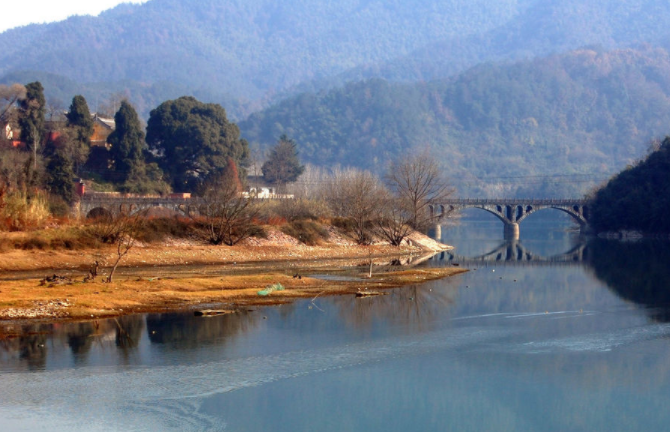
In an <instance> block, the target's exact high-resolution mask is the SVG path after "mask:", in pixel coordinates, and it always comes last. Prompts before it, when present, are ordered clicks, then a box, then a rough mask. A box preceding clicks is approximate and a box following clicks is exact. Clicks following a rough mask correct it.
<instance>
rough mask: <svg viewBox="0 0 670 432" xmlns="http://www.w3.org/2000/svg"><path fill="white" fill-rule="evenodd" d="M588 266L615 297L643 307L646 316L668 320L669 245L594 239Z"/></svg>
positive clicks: (669, 302) (651, 242)
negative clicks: (645, 310)
mask: <svg viewBox="0 0 670 432" xmlns="http://www.w3.org/2000/svg"><path fill="white" fill-rule="evenodd" d="M589 246H590V248H591V251H592V254H591V257H590V260H589V267H590V268H591V269H592V270H593V273H594V274H595V276H596V277H597V278H598V279H599V280H601V281H602V282H604V283H605V284H606V285H607V287H608V288H609V289H610V290H612V291H613V292H614V293H616V294H617V295H618V296H619V297H621V298H623V299H625V300H628V301H631V302H633V303H636V304H639V305H642V306H645V307H646V308H647V313H648V314H649V316H650V317H651V318H652V319H653V320H655V321H660V322H670V266H669V265H668V263H670V244H668V243H667V242H663V241H640V242H620V241H612V240H603V239H595V240H593V241H592V242H591V243H590V244H589Z"/></svg>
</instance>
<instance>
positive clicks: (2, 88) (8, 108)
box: [0, 84, 26, 126]
mask: <svg viewBox="0 0 670 432" xmlns="http://www.w3.org/2000/svg"><path fill="white" fill-rule="evenodd" d="M25 97H26V88H25V87H24V86H23V85H21V84H12V85H9V86H7V85H0V125H3V126H4V124H5V123H7V122H9V121H10V120H13V119H12V116H13V115H14V113H15V112H16V104H17V102H18V101H20V100H22V99H25Z"/></svg>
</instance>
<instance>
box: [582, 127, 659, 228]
mask: <svg viewBox="0 0 670 432" xmlns="http://www.w3.org/2000/svg"><path fill="white" fill-rule="evenodd" d="M591 213H592V217H591V219H590V221H589V222H590V224H591V225H592V227H593V228H594V229H595V230H596V231H598V232H615V231H621V230H632V231H640V232H643V233H645V234H668V233H670V217H668V215H670V137H666V138H665V139H664V140H663V141H662V142H661V141H656V142H652V145H651V148H650V152H649V154H648V155H647V156H646V157H645V158H643V159H641V160H640V161H638V162H637V163H636V164H634V165H631V166H629V167H627V168H626V169H625V170H623V171H621V172H620V173H619V174H617V175H615V176H614V177H612V178H611V179H610V180H609V182H608V183H607V184H606V185H605V186H604V187H602V188H600V189H599V190H597V191H596V192H595V194H594V196H593V197H592V200H591Z"/></svg>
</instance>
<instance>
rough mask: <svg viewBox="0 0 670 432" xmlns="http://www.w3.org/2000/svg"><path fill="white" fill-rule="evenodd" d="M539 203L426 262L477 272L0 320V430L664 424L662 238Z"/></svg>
mask: <svg viewBox="0 0 670 432" xmlns="http://www.w3.org/2000/svg"><path fill="white" fill-rule="evenodd" d="M546 213H547V215H543V213H540V214H538V215H533V216H531V217H530V218H528V220H527V221H525V222H524V223H523V224H522V225H521V238H520V240H519V241H518V242H517V243H514V244H505V243H504V242H503V240H502V231H503V230H502V225H501V223H500V222H498V221H496V220H495V219H492V218H491V219H489V218H484V219H477V218H474V217H470V216H467V217H464V218H463V220H462V222H461V224H460V225H459V226H457V227H455V228H451V229H446V228H445V229H444V230H443V232H442V239H443V240H444V241H445V242H447V243H450V244H453V245H454V246H456V249H455V250H454V251H452V252H451V253H445V254H441V255H438V256H436V257H434V258H433V259H431V260H430V261H428V262H427V263H425V264H423V265H428V266H444V265H448V266H453V265H454V263H456V264H458V265H459V266H462V267H468V268H469V269H470V270H471V271H470V272H468V273H466V274H463V275H459V276H456V277H453V278H450V279H447V280H443V281H436V282H431V283H427V284H424V285H421V286H412V287H406V288H402V289H397V290H393V291H392V292H391V294H390V295H387V296H383V297H376V298H368V299H355V298H354V297H352V296H343V297H334V298H317V299H316V300H314V301H313V302H312V301H309V300H306V301H300V302H297V303H294V304H292V305H284V306H280V307H271V308H261V309H257V310H255V311H248V312H245V313H242V314H238V315H230V316H219V317H214V318H197V317H194V316H192V315H191V314H163V315H146V316H128V317H123V318H119V319H118V320H109V321H103V322H99V323H76V324H40V325H22V326H19V325H13V326H11V328H10V326H8V325H6V324H5V325H2V326H0V327H2V333H3V334H5V335H7V334H9V333H20V336H18V337H12V338H7V337H5V338H0V430H2V431H14V430H31V431H32V430H49V431H53V430H73V431H96V430H105V431H108V430H124V431H135V430H137V431H143V430H147V431H164V430H179V431H190V430H229V431H343V430H347V431H444V430H455V431H482V430H496V431H537V430H543V431H552V430H556V431H567V430H569V431H581V430H584V431H592V430H608V431H631V430H645V431H654V430H659V431H660V430H667V429H668V425H669V424H670V411H669V410H668V409H667V407H668V406H669V405H670V324H668V321H670V312H669V311H670V309H668V305H669V304H670V294H668V293H669V292H670V270H668V262H670V248H669V247H668V244H666V243H655V242H638V243H617V242H606V241H595V242H591V243H589V244H582V243H581V242H580V240H579V238H578V236H577V234H576V233H574V232H571V231H569V230H568V228H569V227H570V224H569V221H566V220H565V219H563V218H561V217H558V216H557V215H556V214H558V212H556V214H554V213H553V212H546ZM541 215H543V216H542V217H541Z"/></svg>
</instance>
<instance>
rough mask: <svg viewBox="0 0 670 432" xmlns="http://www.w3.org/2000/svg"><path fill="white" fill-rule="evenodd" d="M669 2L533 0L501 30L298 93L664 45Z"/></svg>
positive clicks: (437, 45)
mask: <svg viewBox="0 0 670 432" xmlns="http://www.w3.org/2000/svg"><path fill="white" fill-rule="evenodd" d="M668 18H670V3H668V2H661V1H655V0H652V1H649V0H632V1H618V2H613V1H609V0H549V1H540V2H533V4H531V5H529V7H525V8H520V9H519V13H518V14H517V15H516V16H514V17H513V18H512V19H510V20H509V21H508V22H506V23H505V24H503V25H502V26H498V27H495V28H492V29H486V30H482V32H477V33H472V34H468V35H458V36H456V37H452V38H449V39H446V40H441V41H437V42H435V43H432V44H429V45H427V46H425V47H422V48H420V49H418V50H415V51H414V52H412V53H410V54H408V55H401V56H398V57H397V58H394V59H392V60H390V61H386V62H382V63H377V64H367V65H362V66H360V67H357V68H354V69H352V70H350V71H347V72H345V73H343V74H340V75H339V76H337V77H334V78H330V79H329V80H326V81H325V82H316V83H310V84H308V85H303V86H302V88H304V89H313V88H320V87H324V86H328V85H335V84H337V83H344V82H349V81H353V80H361V79H364V78H370V77H384V78H386V79H390V80H408V81H416V80H431V79H436V78H444V77H446V76H449V75H451V74H454V73H457V72H459V71H462V70H464V69H465V68H468V67H471V66H474V65H476V64H478V63H481V62H486V61H492V60H520V59H528V58H531V57H535V56H540V55H547V54H551V53H556V52H562V51H567V50H572V49H576V48H581V47H584V46H587V45H590V46H600V47H602V48H604V49H612V48H615V47H624V46H629V45H631V44H634V43H640V42H647V43H652V44H665V43H666V42H667V39H668V36H669V35H670V32H669V31H668V29H667V26H666V25H665V20H666V19H668Z"/></svg>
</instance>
